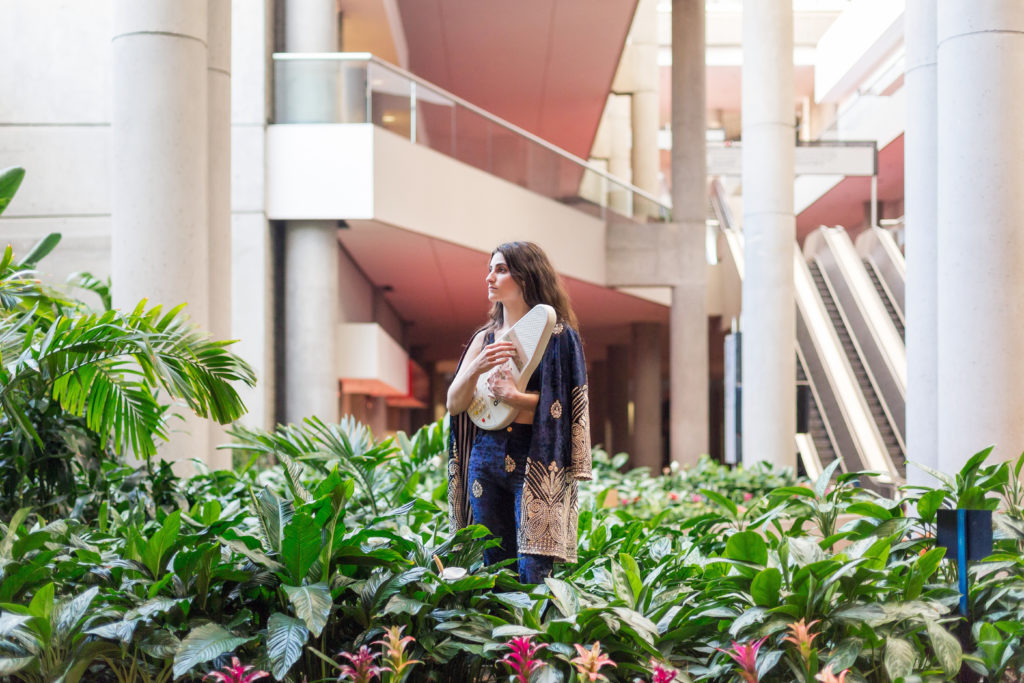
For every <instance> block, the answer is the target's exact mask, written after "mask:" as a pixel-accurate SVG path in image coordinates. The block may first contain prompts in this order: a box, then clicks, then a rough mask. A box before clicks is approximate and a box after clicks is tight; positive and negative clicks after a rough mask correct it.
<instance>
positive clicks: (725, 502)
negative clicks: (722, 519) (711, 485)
mask: <svg viewBox="0 0 1024 683" xmlns="http://www.w3.org/2000/svg"><path fill="white" fill-rule="evenodd" d="M700 492H701V493H703V494H704V496H705V497H707V499H708V500H710V501H713V502H715V503H717V504H718V505H720V506H722V507H723V508H725V509H726V510H728V511H729V514H731V515H732V516H733V517H735V516H736V515H737V514H738V513H739V508H737V507H736V503H734V502H732V501H731V500H729V499H728V498H726V497H725V496H723V495H722V494H721V493H719V492H718V491H712V490H711V489H701V490H700Z"/></svg>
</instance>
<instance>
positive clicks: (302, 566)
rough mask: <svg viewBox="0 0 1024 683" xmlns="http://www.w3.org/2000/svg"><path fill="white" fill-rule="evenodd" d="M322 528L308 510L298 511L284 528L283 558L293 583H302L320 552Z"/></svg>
mask: <svg viewBox="0 0 1024 683" xmlns="http://www.w3.org/2000/svg"><path fill="white" fill-rule="evenodd" d="M321 536H322V534H321V530H320V527H319V526H317V523H316V522H315V521H314V520H313V517H312V516H311V515H310V514H309V513H307V512H297V513H295V515H294V516H293V517H292V520H291V521H290V522H288V525H287V526H285V528H284V540H282V542H281V559H282V560H283V561H284V565H285V567H287V568H288V573H289V574H291V577H292V583H296V584H297V583H301V582H302V580H303V579H305V578H306V574H307V573H308V572H309V568H310V567H312V566H313V563H314V562H316V560H317V556H318V555H319V554H320V547H321V543H322V541H321Z"/></svg>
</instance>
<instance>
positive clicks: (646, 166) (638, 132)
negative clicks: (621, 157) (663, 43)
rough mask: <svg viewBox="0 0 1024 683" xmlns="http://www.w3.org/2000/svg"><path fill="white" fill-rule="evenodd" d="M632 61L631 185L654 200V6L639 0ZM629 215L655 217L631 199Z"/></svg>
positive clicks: (643, 203) (657, 162) (654, 2)
mask: <svg viewBox="0 0 1024 683" xmlns="http://www.w3.org/2000/svg"><path fill="white" fill-rule="evenodd" d="M629 40H630V50H631V52H632V57H633V73H632V77H633V78H632V82H633V94H632V95H633V96H632V112H631V114H632V116H631V118H632V124H633V147H632V165H633V184H634V185H636V186H637V187H639V188H640V189H641V190H644V191H645V192H648V193H650V194H653V195H655V196H657V195H658V194H659V190H660V183H659V180H658V171H659V168H660V166H661V163H660V157H659V153H658V3H657V0H640V1H639V2H638V3H637V7H636V14H635V16H634V18H633V27H632V29H631V31H630V38H629ZM633 214H634V215H635V216H638V217H641V218H643V217H647V216H656V215H657V211H656V209H655V207H653V206H651V205H649V203H648V202H647V201H645V200H643V199H635V200H634V204H633Z"/></svg>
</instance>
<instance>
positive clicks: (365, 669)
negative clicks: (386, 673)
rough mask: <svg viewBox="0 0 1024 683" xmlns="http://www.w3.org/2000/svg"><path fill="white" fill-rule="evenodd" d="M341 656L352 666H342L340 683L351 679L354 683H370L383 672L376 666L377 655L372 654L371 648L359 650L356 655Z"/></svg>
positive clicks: (344, 654)
mask: <svg viewBox="0 0 1024 683" xmlns="http://www.w3.org/2000/svg"><path fill="white" fill-rule="evenodd" d="M341 656H342V657H344V658H345V659H347V660H348V661H350V662H351V663H352V664H351V665H349V664H344V665H342V667H341V675H340V676H338V680H339V681H344V680H346V679H351V680H352V682H353V683H370V681H372V680H373V679H375V678H378V677H379V676H380V672H381V671H383V669H381V668H380V667H379V666H377V664H376V659H377V657H378V655H377V653H375V652H371V651H370V648H368V647H366V646H365V645H363V646H362V647H361V648H359V650H358V651H357V652H356V653H355V654H352V653H351V652H342V653H341Z"/></svg>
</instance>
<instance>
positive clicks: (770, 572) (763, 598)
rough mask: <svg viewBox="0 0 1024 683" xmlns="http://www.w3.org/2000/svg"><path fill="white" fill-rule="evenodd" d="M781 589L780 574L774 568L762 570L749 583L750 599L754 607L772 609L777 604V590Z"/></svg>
mask: <svg viewBox="0 0 1024 683" xmlns="http://www.w3.org/2000/svg"><path fill="white" fill-rule="evenodd" d="M780 588H782V572H780V571H779V570H778V569H776V568H775V567H768V568H767V569H762V570H761V571H759V572H758V573H757V575H756V576H755V577H754V579H753V581H751V582H750V597H751V598H753V600H754V604H755V605H760V606H762V607H774V606H775V605H777V604H779V589H780Z"/></svg>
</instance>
